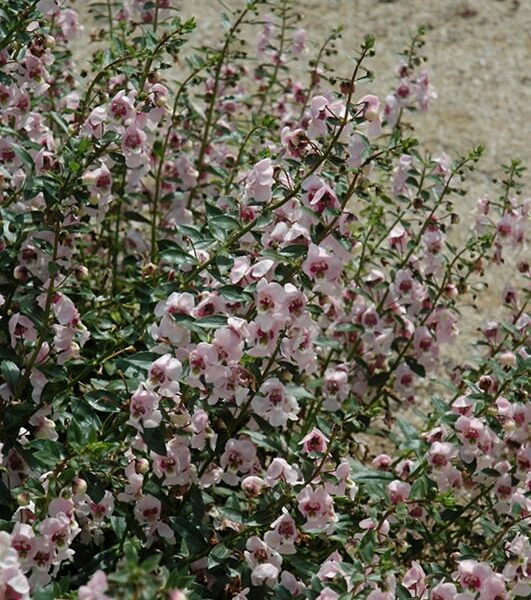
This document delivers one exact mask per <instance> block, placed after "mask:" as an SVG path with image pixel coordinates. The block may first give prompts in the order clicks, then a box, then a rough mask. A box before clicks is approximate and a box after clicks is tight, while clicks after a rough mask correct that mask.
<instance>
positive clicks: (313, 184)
mask: <svg viewBox="0 0 531 600" xmlns="http://www.w3.org/2000/svg"><path fill="white" fill-rule="evenodd" d="M302 189H303V190H304V193H303V195H302V199H303V201H304V203H305V204H307V205H308V206H309V207H310V208H312V209H313V210H315V211H316V212H317V213H318V214H321V213H322V212H323V211H324V210H325V209H326V208H338V207H339V203H338V201H337V197H336V194H335V192H334V190H333V189H332V188H331V187H330V186H329V185H328V184H327V183H325V182H324V181H323V180H322V179H321V178H320V177H318V176H317V175H312V176H311V177H308V178H307V179H305V180H304V181H303V182H302Z"/></svg>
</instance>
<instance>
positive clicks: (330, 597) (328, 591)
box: [315, 587, 339, 600]
mask: <svg viewBox="0 0 531 600" xmlns="http://www.w3.org/2000/svg"><path fill="white" fill-rule="evenodd" d="M338 598H339V594H338V593H337V592H334V590H333V589H332V588H329V587H325V588H323V589H322V590H321V593H320V594H319V595H318V596H317V598H316V599H315V600H338Z"/></svg>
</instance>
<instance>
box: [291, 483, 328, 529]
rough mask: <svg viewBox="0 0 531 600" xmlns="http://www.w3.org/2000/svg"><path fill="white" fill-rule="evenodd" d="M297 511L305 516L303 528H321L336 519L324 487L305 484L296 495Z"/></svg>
mask: <svg viewBox="0 0 531 600" xmlns="http://www.w3.org/2000/svg"><path fill="white" fill-rule="evenodd" d="M297 503H298V507H299V511H300V512H301V513H302V515H304V517H306V524H305V525H304V528H305V529H310V530H311V529H323V528H325V527H328V526H330V525H332V524H333V523H334V522H335V520H336V515H335V512H334V502H333V500H332V497H331V496H330V495H329V494H327V493H326V491H325V490H324V488H322V487H319V488H315V489H314V488H312V487H311V486H309V485H307V486H306V487H305V488H303V489H302V490H301V491H300V492H299V494H298V495H297Z"/></svg>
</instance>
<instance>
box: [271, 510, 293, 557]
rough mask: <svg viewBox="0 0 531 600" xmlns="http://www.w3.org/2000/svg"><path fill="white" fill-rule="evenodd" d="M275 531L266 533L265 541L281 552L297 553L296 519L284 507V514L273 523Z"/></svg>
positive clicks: (272, 526)
mask: <svg viewBox="0 0 531 600" xmlns="http://www.w3.org/2000/svg"><path fill="white" fill-rule="evenodd" d="M271 528H272V529H273V531H268V532H267V533H266V534H265V535H264V541H265V543H266V544H267V545H268V546H270V547H271V548H274V549H275V550H277V551H278V552H279V553H280V554H295V552H296V549H295V541H296V540H297V537H298V533H297V527H296V525H295V521H294V520H293V518H292V517H291V516H290V514H289V513H288V511H287V510H286V509H285V508H283V509H282V515H281V516H280V517H279V518H278V519H276V520H275V521H273V523H272V524H271Z"/></svg>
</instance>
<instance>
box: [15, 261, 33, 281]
mask: <svg viewBox="0 0 531 600" xmlns="http://www.w3.org/2000/svg"><path fill="white" fill-rule="evenodd" d="M13 277H14V278H15V279H16V280H17V281H21V282H22V283H25V282H26V281H28V279H29V271H28V269H27V268H26V267H25V266H24V265H19V266H18V267H15V268H14V269H13Z"/></svg>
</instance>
